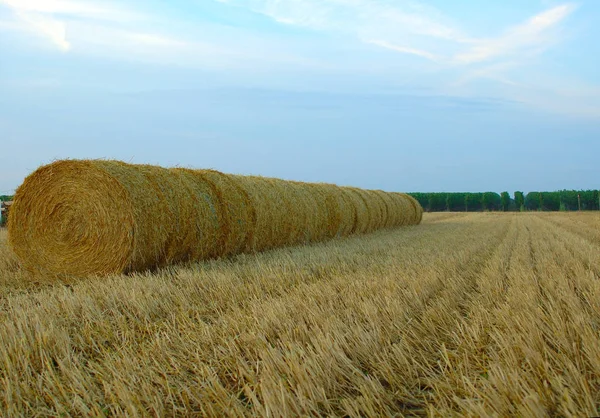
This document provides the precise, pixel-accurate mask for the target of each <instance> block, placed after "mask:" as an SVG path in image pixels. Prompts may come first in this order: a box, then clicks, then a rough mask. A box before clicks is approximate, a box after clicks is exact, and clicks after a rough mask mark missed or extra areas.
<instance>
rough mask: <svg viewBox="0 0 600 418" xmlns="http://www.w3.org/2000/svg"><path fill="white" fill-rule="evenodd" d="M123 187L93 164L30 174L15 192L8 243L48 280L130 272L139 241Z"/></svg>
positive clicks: (60, 166) (67, 165) (75, 163)
mask: <svg viewBox="0 0 600 418" xmlns="http://www.w3.org/2000/svg"><path fill="white" fill-rule="evenodd" d="M134 233H135V231H134V222H133V216H132V208H131V205H130V202H129V200H128V197H127V194H126V192H125V190H124V189H123V188H122V186H121V185H120V184H119V183H118V182H117V181H115V180H114V179H113V178H112V177H111V176H109V175H107V174H106V173H105V172H103V171H102V170H98V169H96V168H95V167H94V165H93V164H92V163H91V162H88V161H57V162H55V163H53V164H50V165H47V166H44V167H41V168H39V169H38V170H36V171H35V172H33V173H32V174H31V175H29V176H28V177H27V178H26V179H25V181H24V183H23V184H22V185H21V186H20V187H19V188H18V190H17V192H16V194H15V200H14V204H13V208H12V210H11V212H10V218H9V221H8V240H9V245H10V246H11V248H12V250H13V251H14V253H15V254H16V255H17V256H18V257H19V259H20V260H21V262H22V265H23V267H24V268H25V269H26V270H28V271H30V272H32V273H34V274H35V273H41V274H43V275H45V276H86V275H91V274H98V275H106V274H111V273H119V272H122V271H124V270H125V268H126V266H127V264H128V262H129V258H130V255H131V249H132V247H133V246H132V242H133V239H134Z"/></svg>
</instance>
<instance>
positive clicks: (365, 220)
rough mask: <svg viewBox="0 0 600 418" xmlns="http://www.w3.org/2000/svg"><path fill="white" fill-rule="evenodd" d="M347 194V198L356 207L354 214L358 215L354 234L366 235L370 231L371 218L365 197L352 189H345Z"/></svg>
mask: <svg viewBox="0 0 600 418" xmlns="http://www.w3.org/2000/svg"><path fill="white" fill-rule="evenodd" d="M342 190H343V191H344V193H345V194H346V197H347V198H348V199H349V200H350V202H351V203H352V206H354V212H355V213H356V222H355V224H354V228H353V230H352V233H353V234H364V233H365V232H367V231H368V228H369V223H370V217H369V210H368V209H367V203H366V202H365V199H364V197H363V196H362V195H361V194H360V193H358V191H357V189H354V188H352V187H344V188H343V189H342Z"/></svg>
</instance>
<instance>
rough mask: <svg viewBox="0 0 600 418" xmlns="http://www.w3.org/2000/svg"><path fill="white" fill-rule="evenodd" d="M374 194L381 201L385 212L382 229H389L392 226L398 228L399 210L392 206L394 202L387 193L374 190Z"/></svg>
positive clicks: (399, 220)
mask: <svg viewBox="0 0 600 418" xmlns="http://www.w3.org/2000/svg"><path fill="white" fill-rule="evenodd" d="M374 193H375V194H376V195H377V196H378V197H379V198H380V199H381V200H382V201H383V205H384V210H385V221H384V223H383V226H382V227H383V228H390V227H394V226H398V225H399V224H400V222H401V219H400V217H399V216H398V215H399V214H400V210H399V208H397V207H396V206H395V205H394V201H393V200H392V199H391V198H390V196H389V195H388V193H386V192H384V191H382V190H374Z"/></svg>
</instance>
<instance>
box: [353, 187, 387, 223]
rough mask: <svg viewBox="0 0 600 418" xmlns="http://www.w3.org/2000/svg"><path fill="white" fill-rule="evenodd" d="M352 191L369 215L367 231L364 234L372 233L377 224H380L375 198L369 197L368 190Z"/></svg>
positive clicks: (378, 209)
mask: <svg viewBox="0 0 600 418" xmlns="http://www.w3.org/2000/svg"><path fill="white" fill-rule="evenodd" d="M354 191H355V192H356V193H358V194H359V195H360V196H361V197H362V199H363V201H364V202H365V206H366V207H367V213H368V214H369V220H368V223H367V229H366V231H365V232H373V231H375V230H377V227H378V225H379V223H380V222H381V213H380V208H379V205H378V203H379V202H377V201H376V200H375V198H373V196H372V195H371V193H370V191H369V190H365V189H358V188H354Z"/></svg>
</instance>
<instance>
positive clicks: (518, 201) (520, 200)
mask: <svg viewBox="0 0 600 418" xmlns="http://www.w3.org/2000/svg"><path fill="white" fill-rule="evenodd" d="M514 195H515V206H516V207H517V210H521V211H522V210H524V209H525V196H524V195H523V192H519V191H517V192H515V194H514Z"/></svg>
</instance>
